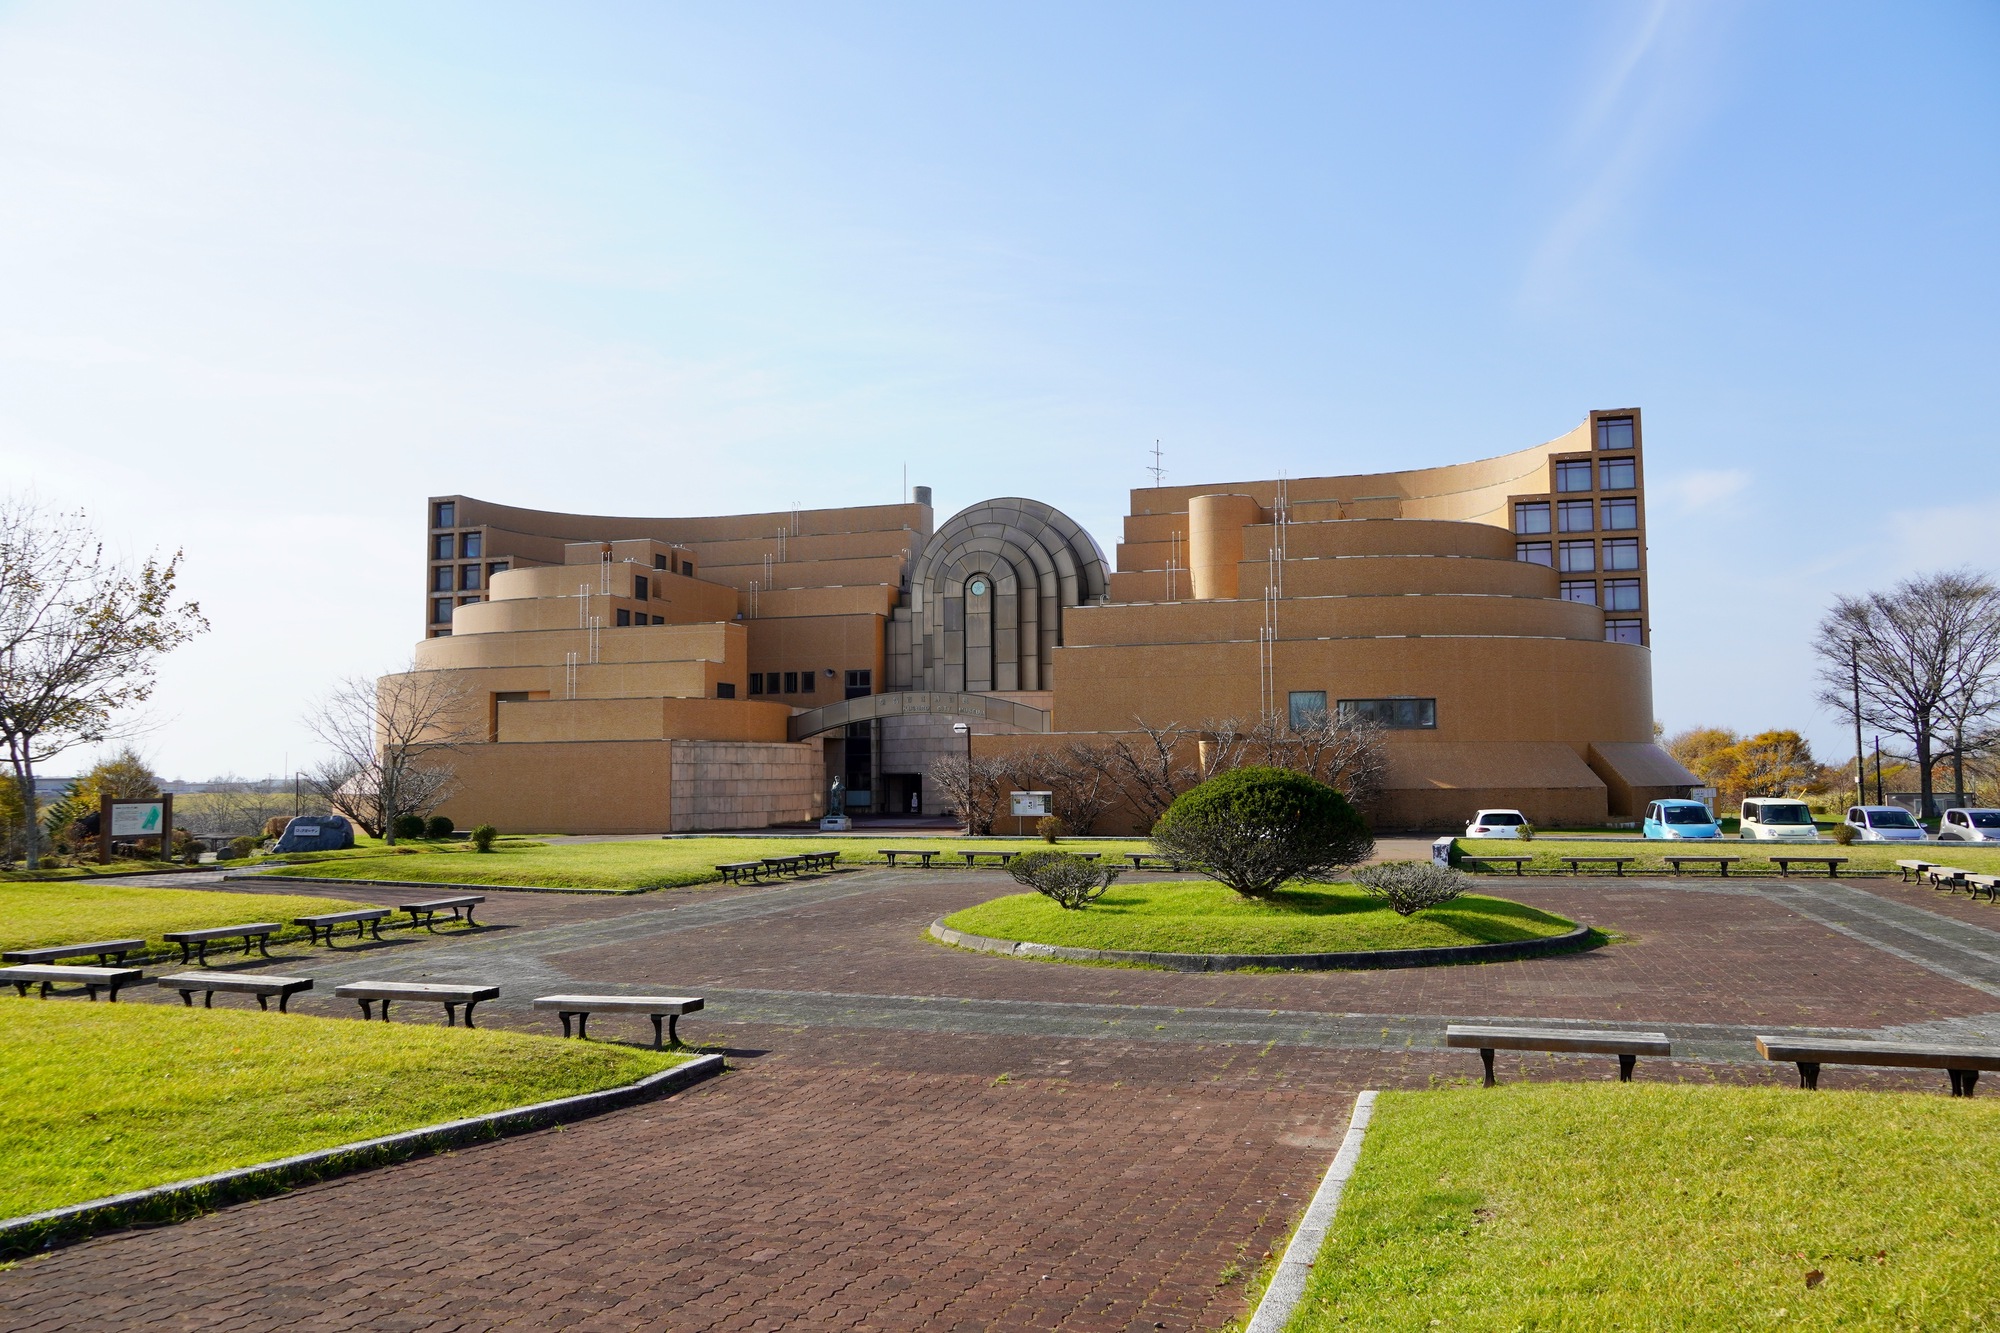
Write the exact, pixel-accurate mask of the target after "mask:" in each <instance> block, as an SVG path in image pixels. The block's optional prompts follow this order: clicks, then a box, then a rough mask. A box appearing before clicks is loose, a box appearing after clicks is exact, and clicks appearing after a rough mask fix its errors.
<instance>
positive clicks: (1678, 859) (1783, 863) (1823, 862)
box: [1459, 852, 1903, 879]
mask: <svg viewBox="0 0 2000 1333" xmlns="http://www.w3.org/2000/svg"><path fill="white" fill-rule="evenodd" d="M1534 859H1535V858H1534V857H1532V856H1486V855H1483V854H1478V853H1473V852H1461V853H1459V861H1460V862H1461V863H1462V864H1464V865H1470V866H1479V865H1484V866H1488V867H1492V866H1500V865H1511V866H1512V867H1514V873H1515V874H1516V875H1519V874H1521V873H1522V869H1521V867H1523V866H1525V865H1527V864H1528V863H1529V862H1530V861H1532V860H1534ZM1555 859H1556V860H1558V861H1561V862H1562V863H1563V864H1564V865H1566V866H1568V867H1569V873H1570V874H1572V875H1580V874H1582V873H1583V867H1584V866H1587V865H1608V866H1610V867H1611V868H1612V871H1613V873H1615V874H1617V875H1619V876H1620V877H1622V876H1623V875H1624V874H1625V867H1626V866H1629V865H1632V864H1634V863H1636V862H1637V861H1639V860H1640V859H1641V858H1640V857H1637V856H1558V857H1556V858H1555ZM1660 859H1661V860H1662V861H1665V862H1666V863H1667V864H1668V865H1670V866H1672V867H1673V869H1674V873H1675V874H1676V875H1678V874H1680V873H1681V870H1682V869H1683V867H1686V866H1705V865H1712V866H1714V867H1715V868H1716V870H1718V871H1719V872H1721V874H1722V875H1723V877H1724V878H1727V877H1728V875H1729V867H1731V866H1733V865H1735V864H1736V863H1737V862H1738V861H1741V860H1742V859H1743V858H1742V857H1740V856H1679V855H1676V856H1662V857H1661V858H1660ZM1766 859H1768V860H1769V861H1771V862H1772V863H1773V864H1775V865H1776V866H1777V867H1778V873H1779V874H1780V875H1783V876H1786V877H1787V878H1789V877H1790V875H1791V873H1792V867H1793V866H1795V865H1810V866H1820V867H1823V868H1824V869H1825V870H1826V877H1827V878H1828V879H1832V878H1833V877H1834V876H1835V875H1836V874H1838V873H1839V871H1840V867H1842V866H1844V865H1846V864H1847V858H1846V857H1844V856H1772V857H1768V858H1766ZM1896 864H1898V865H1901V864H1903V863H1902V862H1900V861H1898V862H1897V863H1896Z"/></svg>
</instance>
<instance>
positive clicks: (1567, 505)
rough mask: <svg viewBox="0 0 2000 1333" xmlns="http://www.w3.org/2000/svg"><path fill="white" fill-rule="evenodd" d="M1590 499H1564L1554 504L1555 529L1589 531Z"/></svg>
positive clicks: (1559, 530)
mask: <svg viewBox="0 0 2000 1333" xmlns="http://www.w3.org/2000/svg"><path fill="white" fill-rule="evenodd" d="M1590 517H1591V515H1590V501H1588V500H1564V501H1563V502H1562V503H1561V504H1559V505H1557V506H1556V531H1558V532H1589V531H1590Z"/></svg>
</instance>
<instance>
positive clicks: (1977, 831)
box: [1938, 808, 2000, 842]
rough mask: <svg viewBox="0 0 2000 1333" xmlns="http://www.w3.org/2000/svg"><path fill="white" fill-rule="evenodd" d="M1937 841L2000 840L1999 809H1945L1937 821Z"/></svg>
mask: <svg viewBox="0 0 2000 1333" xmlns="http://www.w3.org/2000/svg"><path fill="white" fill-rule="evenodd" d="M1938 841H1939V842H2000V810H1967V809H1963V808H1957V809H1951V810H1947V811H1945V812H1944V818H1943V819H1940V820H1939V821H1938Z"/></svg>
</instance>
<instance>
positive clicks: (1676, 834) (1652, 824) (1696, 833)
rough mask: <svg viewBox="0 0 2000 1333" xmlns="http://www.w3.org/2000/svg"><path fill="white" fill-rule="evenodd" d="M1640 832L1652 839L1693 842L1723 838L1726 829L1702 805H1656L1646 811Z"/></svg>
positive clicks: (1698, 802) (1660, 803) (1671, 803)
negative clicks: (1723, 831)
mask: <svg viewBox="0 0 2000 1333" xmlns="http://www.w3.org/2000/svg"><path fill="white" fill-rule="evenodd" d="M1639 830H1640V832H1642V833H1644V834H1645V835H1646V836H1647V837H1649V838H1675V839H1682V838H1684V839H1687V840H1689V841H1693V840H1695V839H1698V838H1719V837H1721V836H1722V825H1720V824H1718V823H1716V822H1715V815H1714V813H1713V812H1712V811H1711V810H1709V808H1708V807H1707V806H1705V805H1703V804H1702V803H1701V802H1700V801H1654V802H1653V803H1652V804H1651V805H1649V806H1647V807H1646V818H1645V819H1644V821H1642V822H1641V823H1640V825H1639Z"/></svg>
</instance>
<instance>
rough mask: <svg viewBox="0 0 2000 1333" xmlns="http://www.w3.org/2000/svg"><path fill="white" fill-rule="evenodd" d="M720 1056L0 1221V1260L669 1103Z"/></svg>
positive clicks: (712, 1069) (717, 1067)
mask: <svg viewBox="0 0 2000 1333" xmlns="http://www.w3.org/2000/svg"><path fill="white" fill-rule="evenodd" d="M723 1069H724V1064H723V1057H722V1056H721V1054H719V1053H716V1054H710V1055H702V1056H697V1057H695V1058H694V1059H692V1060H690V1061H688V1062H687V1063H686V1064H681V1065H675V1066H674V1067H673V1068H672V1069H662V1070H660V1071H659V1072H658V1073H656V1074H648V1075H646V1077H644V1078H642V1079H639V1080H638V1081H637V1082H633V1083H627V1084H624V1085H623V1086H620V1087H616V1088H603V1089H600V1090H599V1091H597V1092H584V1093H578V1094H577V1095H575V1096H573V1097H558V1098H556V1099H555V1100H553V1101H546V1102H536V1103H535V1104H533V1105H532V1106H516V1107H512V1108H510V1109H508V1110H505V1111H489V1112H487V1113H486V1114H484V1115H476V1116H468V1117H466V1118H465V1119H463V1120H448V1121H446V1122H444V1123H443V1124H437V1125H424V1126H421V1127H419V1128H417V1129H406V1130H402V1131H400V1132H398V1133H395V1134H385V1135H383V1136H382V1137H380V1138H373V1139H363V1140H361V1141H360V1142H357V1143H343V1144H340V1145H338V1146H336V1147H332V1148H320V1149H316V1150H314V1151H312V1152H307V1153H299V1154H298V1155H296V1156H293V1157H281V1158H279V1159H278V1160H276V1161H271V1162H259V1163H257V1164H256V1165H253V1166H241V1167H236V1168H234V1169H232V1170H229V1171H218V1172H216V1173H215V1174H214V1175H208V1176H199V1177H196V1178H195V1179H193V1180H179V1181H173V1182H170V1183H168V1184H165V1185H154V1186H152V1187H150V1188H148V1189H143V1190H133V1191H132V1192H130V1193H127V1194H114V1195H111V1196H110V1197H108V1198H103V1199H91V1200H89V1201H87V1202H84V1203H73V1204H69V1205H67V1206H65V1207H62V1208H51V1209H49V1210H47V1211H46V1212H40V1213H29V1214H27V1215H26V1216H23V1217H9V1218H0V1257H19V1256H22V1255H26V1254H32V1253H36V1252H38V1251H42V1250H50V1249H54V1248H56V1247H57V1246H60V1245H71V1244H74V1243H76V1242H77V1241H81V1240H87V1239H89V1238H90V1237H92V1236H94V1235H97V1234H99V1233H101V1232H105V1231H112V1230H116V1229H118V1228H121V1227H126V1226H134V1225H144V1224H155V1225H157V1224H160V1223H166V1222H179V1221H183V1220H185V1219H187V1218H189V1217H193V1216H196V1215H197V1214H200V1213H204V1212H208V1211H210V1210H212V1209H215V1208H220V1207H223V1206H225V1205H228V1204H232V1203H243V1202H246V1201H248V1200H251V1199H257V1198H263V1197H266V1196H268V1195H271V1194H276V1193H279V1192H281V1191H283V1190H286V1189H289V1188H291V1187H293V1186H295V1185H302V1184H314V1183H316V1182H318V1181H322V1180H331V1179H333V1178H334V1177H336V1176H344V1175H351V1174H353V1173H355V1172H358V1171H367V1170H372V1169H373V1168H375V1167H378V1166H388V1165H391V1164H392V1163H395V1162H401V1161H407V1160H408V1159H410V1158H412V1157H420V1156H425V1155H428V1154H431V1153H437V1152H443V1151H446V1150H448V1149H451V1148H460V1147H469V1146H471V1145H473V1144H476V1143H485V1142H489V1141H491V1140H493V1139H500V1138H506V1137H508V1136H509V1135H513V1134H522V1133H526V1132H528V1131H530V1130H536V1129H543V1128H546V1127H548V1126H550V1125H562V1124H568V1123H570V1122H572V1121H577V1120H584V1119H588V1118H589V1117H591V1116H594V1115H601V1114H603V1113H604V1112H606V1111H615V1110H618V1109H619V1108H621V1107H625V1106H630V1105H634V1104H636V1103H639V1102H645V1101H652V1100H654V1099H656V1098H660V1097H667V1096H671V1095H672V1094H674V1093H676V1092H680V1091H681V1090H683V1089H685V1088H688V1087H692V1086H693V1085H694V1084H696V1083H699V1082H701V1081H702V1080H704V1079H707V1078H712V1077H713V1076H715V1075H716V1074H720V1073H722V1072H723Z"/></svg>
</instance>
